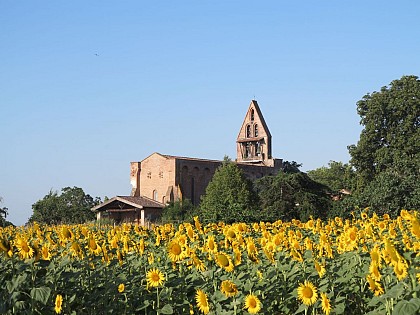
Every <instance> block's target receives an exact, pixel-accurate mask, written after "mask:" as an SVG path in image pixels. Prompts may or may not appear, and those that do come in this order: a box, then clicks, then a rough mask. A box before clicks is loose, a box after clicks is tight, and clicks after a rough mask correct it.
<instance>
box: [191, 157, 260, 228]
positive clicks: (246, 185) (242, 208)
mask: <svg viewBox="0 0 420 315" xmlns="http://www.w3.org/2000/svg"><path fill="white" fill-rule="evenodd" d="M256 207H257V197H256V195H255V193H254V192H253V190H252V184H251V182H250V181H249V180H248V179H246V178H245V176H244V174H243V172H242V170H241V169H239V167H238V166H237V165H236V164H235V163H233V162H231V161H229V160H227V159H226V158H225V161H224V162H223V164H222V165H221V166H220V167H219V168H218V169H217V170H216V172H215V174H214V176H213V178H212V180H211V181H210V183H209V184H208V186H207V188H206V193H205V195H204V196H203V197H202V200H201V204H200V211H199V213H198V215H199V217H200V219H201V220H203V221H204V222H217V221H225V222H226V223H232V222H240V221H244V222H251V221H254V220H255V219H256V216H257V215H258V212H257V211H255V209H256Z"/></svg>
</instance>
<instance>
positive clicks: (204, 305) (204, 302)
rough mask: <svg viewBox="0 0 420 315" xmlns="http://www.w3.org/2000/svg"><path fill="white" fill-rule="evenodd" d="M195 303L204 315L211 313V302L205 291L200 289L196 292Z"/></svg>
mask: <svg viewBox="0 0 420 315" xmlns="http://www.w3.org/2000/svg"><path fill="white" fill-rule="evenodd" d="M195 301H196V302H197V307H198V309H199V310H200V311H201V312H202V313H203V314H208V313H209V312H210V305H209V300H208V298H207V294H206V293H205V292H204V291H203V290H200V289H198V290H197V291H196V293H195Z"/></svg>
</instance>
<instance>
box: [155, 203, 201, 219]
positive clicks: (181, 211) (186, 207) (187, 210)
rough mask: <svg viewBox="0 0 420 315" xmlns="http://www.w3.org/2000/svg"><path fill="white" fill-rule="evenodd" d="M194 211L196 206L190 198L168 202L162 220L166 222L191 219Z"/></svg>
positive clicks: (163, 210)
mask: <svg viewBox="0 0 420 315" xmlns="http://www.w3.org/2000/svg"><path fill="white" fill-rule="evenodd" d="M194 213H195V207H194V205H193V204H192V202H191V201H190V200H189V199H185V200H178V201H174V202H170V203H168V204H167V205H166V206H165V208H163V209H162V216H161V221H162V222H164V223H166V222H173V221H178V222H182V221H191V220H192V217H193V215H194Z"/></svg>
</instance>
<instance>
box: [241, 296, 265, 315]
mask: <svg viewBox="0 0 420 315" xmlns="http://www.w3.org/2000/svg"><path fill="white" fill-rule="evenodd" d="M244 308H246V309H247V311H248V313H250V314H257V313H258V312H259V311H260V310H261V301H260V300H259V299H258V297H256V296H255V295H254V294H248V295H247V296H246V298H245V307H244Z"/></svg>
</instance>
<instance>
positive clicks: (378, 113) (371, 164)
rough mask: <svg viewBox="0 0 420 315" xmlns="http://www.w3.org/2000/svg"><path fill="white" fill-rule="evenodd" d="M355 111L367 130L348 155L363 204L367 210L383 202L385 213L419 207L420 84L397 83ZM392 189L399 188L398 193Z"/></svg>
mask: <svg viewBox="0 0 420 315" xmlns="http://www.w3.org/2000/svg"><path fill="white" fill-rule="evenodd" d="M357 111H358V114H359V115H360V117H361V121H360V123H361V125H363V126H364V128H363V130H362V132H361V134H360V139H359V141H358V143H357V145H351V146H349V153H350V155H351V160H350V163H351V165H352V166H354V167H355V168H356V171H357V177H358V180H357V185H358V187H357V188H358V191H357V192H358V193H360V194H361V196H360V200H361V201H362V202H364V205H366V206H373V205H377V204H380V202H382V201H383V202H385V204H382V206H383V207H384V208H383V209H382V210H381V211H388V210H389V209H391V208H393V209H398V208H409V207H419V206H420V202H419V198H418V196H419V189H420V188H419V185H420V181H419V180H418V173H419V170H420V130H419V126H420V80H419V79H418V78H417V77H416V76H403V77H402V78H401V79H400V80H394V81H392V82H391V84H390V86H385V87H382V89H381V91H380V92H373V93H371V94H367V95H365V96H364V97H363V99H362V100H360V101H359V102H358V103H357ZM394 185H398V186H400V187H401V189H398V191H396V188H397V187H395V186H394ZM378 186H382V187H378ZM387 187H389V188H393V189H387ZM383 194H384V195H383ZM381 199H382V201H380V200H381ZM375 200H376V201H375ZM390 200H391V203H389V202H388V201H390Z"/></svg>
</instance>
